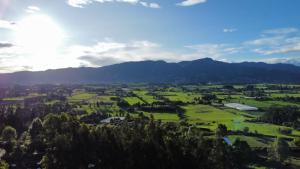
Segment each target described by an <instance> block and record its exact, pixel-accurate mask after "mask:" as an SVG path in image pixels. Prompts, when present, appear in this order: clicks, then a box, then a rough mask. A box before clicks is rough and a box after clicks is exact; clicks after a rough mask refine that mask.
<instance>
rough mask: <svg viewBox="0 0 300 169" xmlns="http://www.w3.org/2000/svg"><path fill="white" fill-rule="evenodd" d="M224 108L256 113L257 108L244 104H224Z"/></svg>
mask: <svg viewBox="0 0 300 169" xmlns="http://www.w3.org/2000/svg"><path fill="white" fill-rule="evenodd" d="M225 106H226V107H230V108H233V109H237V110H241V111H257V110H258V108H256V107H252V106H248V105H244V104H239V103H227V104H225Z"/></svg>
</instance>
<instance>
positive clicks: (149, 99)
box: [134, 90, 158, 104]
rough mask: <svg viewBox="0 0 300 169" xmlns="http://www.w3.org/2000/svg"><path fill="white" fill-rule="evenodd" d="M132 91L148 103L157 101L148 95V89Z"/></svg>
mask: <svg viewBox="0 0 300 169" xmlns="http://www.w3.org/2000/svg"><path fill="white" fill-rule="evenodd" d="M134 93H135V94H136V95H138V96H139V97H141V98H142V99H143V100H144V101H145V102H147V103H149V104H151V103H153V102H156V101H158V100H156V99H155V98H154V96H152V95H149V94H148V91H145V90H141V91H134Z"/></svg>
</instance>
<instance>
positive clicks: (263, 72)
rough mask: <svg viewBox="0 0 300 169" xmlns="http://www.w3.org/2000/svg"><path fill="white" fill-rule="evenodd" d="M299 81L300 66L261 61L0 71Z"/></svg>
mask: <svg viewBox="0 0 300 169" xmlns="http://www.w3.org/2000/svg"><path fill="white" fill-rule="evenodd" d="M132 82H146V83H208V82H211V83H299V82H300V67H298V66H295V65H290V64H267V63H262V62H242V63H226V62H220V61H215V60H212V59H210V58H204V59H199V60H194V61H183V62H179V63H167V62H165V61H140V62H125V63H120V64H114V65H110V66H104V67H99V68H90V67H81V68H65V69H55V70H47V71H38V72H29V71H24V72H16V73H7V74H0V83H1V84H39V83H132Z"/></svg>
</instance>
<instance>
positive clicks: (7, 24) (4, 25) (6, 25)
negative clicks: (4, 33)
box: [0, 19, 16, 30]
mask: <svg viewBox="0 0 300 169" xmlns="http://www.w3.org/2000/svg"><path fill="white" fill-rule="evenodd" d="M15 27H16V23H15V22H11V21H7V20H1V19H0V29H10V30H12V29H15Z"/></svg>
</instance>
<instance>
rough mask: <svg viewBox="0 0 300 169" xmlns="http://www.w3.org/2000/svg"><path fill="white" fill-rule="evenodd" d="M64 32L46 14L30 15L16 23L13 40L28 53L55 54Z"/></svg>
mask: <svg viewBox="0 0 300 169" xmlns="http://www.w3.org/2000/svg"><path fill="white" fill-rule="evenodd" d="M63 39H64V33H63V31H62V29H61V28H60V27H59V26H58V24H56V23H55V22H54V21H53V20H52V18H50V17H49V16H47V15H30V16H27V17H25V18H24V19H22V20H21V21H20V22H19V23H18V27H17V29H16V34H15V40H16V42H17V44H18V45H20V46H21V47H22V48H24V49H25V50H26V52H28V53H30V54H33V55H34V54H38V55H40V54H44V55H45V54H48V55H49V54H55V53H56V52H57V50H58V49H59V47H60V45H62V43H63Z"/></svg>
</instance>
